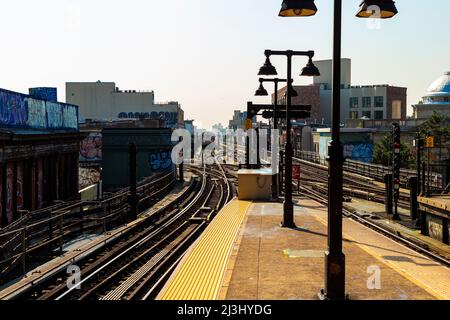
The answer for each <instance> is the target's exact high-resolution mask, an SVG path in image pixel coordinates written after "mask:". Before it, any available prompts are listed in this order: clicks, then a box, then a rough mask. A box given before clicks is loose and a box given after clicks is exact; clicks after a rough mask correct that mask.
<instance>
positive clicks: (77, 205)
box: [0, 171, 176, 283]
mask: <svg viewBox="0 0 450 320" xmlns="http://www.w3.org/2000/svg"><path fill="white" fill-rule="evenodd" d="M175 181H176V172H174V171H170V172H164V173H163V174H161V175H159V176H157V177H154V179H153V180H152V181H151V182H147V183H143V184H142V183H141V185H140V186H138V188H137V194H138V197H139V204H138V206H140V207H142V208H145V207H148V206H149V205H150V204H151V203H152V201H153V199H155V198H157V197H159V196H161V195H163V194H164V193H165V192H169V190H170V189H171V188H172V187H173V185H174V184H175ZM129 197H130V191H129V188H124V189H122V190H121V191H119V192H117V193H115V194H113V195H112V196H111V197H108V198H107V199H102V200H97V201H73V202H69V203H67V202H65V203H59V204H56V205H54V206H51V207H48V208H44V209H40V210H37V211H33V212H24V214H23V215H22V217H21V218H20V219H19V220H17V221H15V222H14V223H13V224H11V225H9V226H7V227H6V228H3V229H1V230H0V283H1V282H2V281H3V280H4V276H5V275H6V274H8V273H9V272H11V271H13V270H14V269H16V268H17V267H18V266H21V271H22V273H25V272H26V270H27V264H28V259H29V257H30V255H33V254H36V255H38V254H39V255H41V254H43V253H44V254H46V255H47V256H52V255H53V254H54V252H53V250H54V249H55V248H56V249H59V251H60V252H62V250H63V245H64V243H65V241H67V240H70V239H73V238H76V237H77V236H79V235H82V234H84V233H99V232H106V231H108V230H110V229H111V228H112V227H114V226H116V225H118V224H120V223H123V222H125V221H126V220H127V219H128V213H129V211H130V205H129V201H128V200H129Z"/></svg>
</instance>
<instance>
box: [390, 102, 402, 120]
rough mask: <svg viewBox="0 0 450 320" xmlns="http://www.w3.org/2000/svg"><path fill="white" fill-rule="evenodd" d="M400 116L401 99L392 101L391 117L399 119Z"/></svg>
mask: <svg viewBox="0 0 450 320" xmlns="http://www.w3.org/2000/svg"><path fill="white" fill-rule="evenodd" d="M401 118H402V101H401V100H394V101H392V119H397V120H400V119H401Z"/></svg>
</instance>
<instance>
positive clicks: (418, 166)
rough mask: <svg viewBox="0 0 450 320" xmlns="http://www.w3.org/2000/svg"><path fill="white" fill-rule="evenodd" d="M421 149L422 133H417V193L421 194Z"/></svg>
mask: <svg viewBox="0 0 450 320" xmlns="http://www.w3.org/2000/svg"><path fill="white" fill-rule="evenodd" d="M420 149H421V141H420V133H417V136H416V161H417V162H416V163H417V179H418V183H417V194H418V195H419V194H420V192H421V181H420V180H421V179H420V176H421V174H420V166H421V159H420V151H421V150H420Z"/></svg>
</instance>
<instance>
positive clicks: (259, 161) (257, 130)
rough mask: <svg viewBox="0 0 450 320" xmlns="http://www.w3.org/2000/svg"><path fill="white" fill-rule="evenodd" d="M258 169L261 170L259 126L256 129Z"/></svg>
mask: <svg viewBox="0 0 450 320" xmlns="http://www.w3.org/2000/svg"><path fill="white" fill-rule="evenodd" d="M255 131H256V168H257V169H261V159H260V158H259V124H258V126H257V127H256V130H255Z"/></svg>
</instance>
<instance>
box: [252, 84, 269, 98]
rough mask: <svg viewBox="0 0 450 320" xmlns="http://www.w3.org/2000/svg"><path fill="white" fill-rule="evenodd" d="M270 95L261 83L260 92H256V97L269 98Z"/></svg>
mask: <svg viewBox="0 0 450 320" xmlns="http://www.w3.org/2000/svg"><path fill="white" fill-rule="evenodd" d="M268 95H269V93H268V92H267V90H266V89H265V88H264V86H263V84H262V83H261V84H260V85H259V88H258V90H256V92H255V96H257V97H265V96H268Z"/></svg>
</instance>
